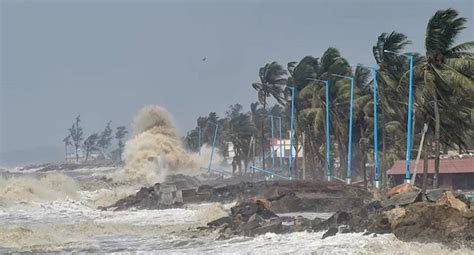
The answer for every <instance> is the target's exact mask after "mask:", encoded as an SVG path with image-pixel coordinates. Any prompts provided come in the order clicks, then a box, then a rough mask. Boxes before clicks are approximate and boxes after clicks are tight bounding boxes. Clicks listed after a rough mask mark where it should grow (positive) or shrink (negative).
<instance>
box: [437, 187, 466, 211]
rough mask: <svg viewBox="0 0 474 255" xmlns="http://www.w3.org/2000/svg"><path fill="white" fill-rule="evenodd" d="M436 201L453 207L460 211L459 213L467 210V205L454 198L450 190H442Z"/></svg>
mask: <svg viewBox="0 0 474 255" xmlns="http://www.w3.org/2000/svg"><path fill="white" fill-rule="evenodd" d="M436 203H437V204H439V205H444V206H447V207H451V208H454V209H456V210H458V211H460V212H461V213H462V212H465V211H467V210H468V207H467V205H466V204H465V203H464V202H463V201H461V200H459V199H457V198H455V197H454V195H453V193H452V192H451V191H446V192H444V193H443V195H442V196H441V198H440V199H439V200H438V201H437V202H436Z"/></svg>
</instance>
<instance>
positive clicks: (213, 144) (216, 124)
mask: <svg viewBox="0 0 474 255" xmlns="http://www.w3.org/2000/svg"><path fill="white" fill-rule="evenodd" d="M213 124H214V125H215V126H216V129H215V130H214V139H213V140H212V149H211V158H210V159H209V168H208V170H209V172H210V171H211V164H212V157H213V156H214V147H215V146H216V137H217V129H218V128H219V123H213Z"/></svg>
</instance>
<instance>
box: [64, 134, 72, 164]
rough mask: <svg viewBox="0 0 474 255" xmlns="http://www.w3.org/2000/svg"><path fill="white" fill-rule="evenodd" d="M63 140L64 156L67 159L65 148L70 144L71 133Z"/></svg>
mask: <svg viewBox="0 0 474 255" xmlns="http://www.w3.org/2000/svg"><path fill="white" fill-rule="evenodd" d="M63 142H64V158H65V159H66V160H67V149H68V147H69V146H72V143H71V135H68V136H66V137H65V138H64V139H63Z"/></svg>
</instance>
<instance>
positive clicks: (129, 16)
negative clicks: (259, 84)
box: [0, 0, 474, 164]
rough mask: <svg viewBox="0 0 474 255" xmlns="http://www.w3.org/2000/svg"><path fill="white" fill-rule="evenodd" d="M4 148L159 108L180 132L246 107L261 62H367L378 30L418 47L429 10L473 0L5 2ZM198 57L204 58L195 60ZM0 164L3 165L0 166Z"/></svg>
mask: <svg viewBox="0 0 474 255" xmlns="http://www.w3.org/2000/svg"><path fill="white" fill-rule="evenodd" d="M1 3H2V4H1V87H0V101H1V103H0V153H4V152H9V151H15V150H30V149H35V148H62V146H63V145H62V143H61V140H62V138H63V137H64V136H65V135H66V132H67V128H68V127H69V126H70V125H71V124H72V121H73V120H74V117H75V115H77V114H81V116H82V117H83V124H84V128H85V132H86V134H89V133H91V132H96V131H100V130H102V129H103V127H104V126H105V123H106V122H107V121H108V120H112V121H113V124H114V125H129V124H130V122H131V120H132V119H133V116H134V114H135V113H136V112H137V111H138V110H139V109H140V108H141V107H142V106H143V105H146V104H159V105H162V106H164V107H166V108H167V109H168V110H169V111H170V112H171V113H172V114H173V115H174V117H175V121H176V124H177V126H178V129H179V131H180V133H181V134H184V133H185V132H186V130H188V129H190V128H192V127H193V126H194V125H195V120H196V118H197V117H198V116H200V115H206V114H207V113H208V112H210V111H217V112H219V113H222V112H224V111H225V109H226V107H227V106H228V105H230V104H232V103H236V102H239V103H241V104H243V105H244V106H245V107H246V108H247V109H248V107H247V106H248V104H249V103H250V102H252V101H255V100H256V97H255V92H254V90H253V89H252V88H251V83H252V82H253V81H256V80H257V79H258V68H259V67H260V66H262V65H264V64H265V63H267V62H270V61H273V60H276V61H278V62H280V63H282V64H284V65H285V66H286V63H287V62H289V61H298V60H300V59H301V58H302V57H304V56H305V55H313V56H321V54H322V53H323V52H324V50H325V49H326V48H328V47H330V46H331V47H336V48H338V49H339V50H340V51H341V53H342V54H343V56H345V57H346V58H347V59H348V60H349V61H350V62H351V63H354V64H355V63H358V62H360V63H367V64H368V63H372V61H373V58H372V55H371V48H372V45H373V44H374V43H375V41H376V39H377V37H378V35H380V34H381V33H382V32H391V31H392V30H396V31H398V32H402V33H405V34H406V35H407V36H408V37H409V39H410V40H412V41H413V45H411V46H409V47H408V48H407V50H408V51H418V52H423V43H424V34H425V29H426V24H427V21H428V19H429V18H430V17H431V16H432V15H433V14H434V12H435V11H436V10H438V9H444V8H448V7H454V8H456V9H457V10H459V11H460V12H461V15H462V16H464V17H467V18H468V24H467V25H468V29H466V30H465V31H464V32H463V34H462V36H461V37H460V38H459V41H466V40H472V39H473V38H474V33H473V28H474V25H473V7H474V6H473V1H472V0H459V1H449V0H446V1H440V0H403V1H385V0H361V1H349V0H346V1H343V0H341V1H335V0H331V1H330V0H326V1H322V0H321V1H290V0H287V1H257V0H255V1H231V0H227V1H218V0H215V1H210V0H208V1H191V0H189V1H158V0H155V1H151V0H149V1H132V0H128V1H20V0H19V1H5V0H3V1H1ZM203 57H206V58H207V60H206V61H205V62H203V61H202V60H201V59H202V58H203ZM1 163H2V162H0V164H1Z"/></svg>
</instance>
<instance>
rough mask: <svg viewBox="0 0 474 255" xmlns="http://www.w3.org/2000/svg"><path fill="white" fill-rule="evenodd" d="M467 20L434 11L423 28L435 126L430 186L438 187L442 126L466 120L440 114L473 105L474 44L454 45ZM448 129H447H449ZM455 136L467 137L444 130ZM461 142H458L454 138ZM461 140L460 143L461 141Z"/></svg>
mask: <svg viewBox="0 0 474 255" xmlns="http://www.w3.org/2000/svg"><path fill="white" fill-rule="evenodd" d="M465 23H466V19H465V18H463V17H459V13H458V12H457V11H456V10H454V9H446V10H440V11H437V12H436V13H435V14H434V15H433V17H431V19H430V20H429V21H428V26H427V28H426V38H425V48H426V61H425V62H424V63H423V64H422V66H421V68H422V71H423V77H424V82H425V90H426V91H427V93H425V95H426V96H427V98H426V102H430V103H431V102H432V106H433V115H434V116H433V118H434V123H435V128H434V130H435V132H434V136H435V137H434V142H435V169H434V180H433V186H434V187H435V188H437V187H438V175H439V158H440V143H441V131H442V129H443V128H442V126H443V125H444V124H447V123H446V122H447V121H451V120H453V119H454V118H457V119H466V118H465V117H463V116H459V114H455V115H454V116H450V118H445V119H442V118H441V117H442V115H443V113H442V111H444V110H450V108H451V107H453V102H454V103H455V102H456V101H459V100H461V101H464V102H470V103H472V94H473V93H474V79H473V76H472V66H473V63H474V62H473V61H474V60H473V57H474V55H473V53H472V52H471V49H472V48H474V41H469V42H464V43H461V44H458V45H455V41H456V37H457V35H459V33H460V32H461V31H462V30H464V29H465V27H464V24H465ZM448 126H449V125H448ZM445 132H448V133H449V132H451V133H452V132H454V133H458V132H459V133H458V134H459V137H463V136H465V134H466V133H460V132H462V130H460V129H456V130H445ZM457 139H460V138H457ZM461 140H462V139H461Z"/></svg>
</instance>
